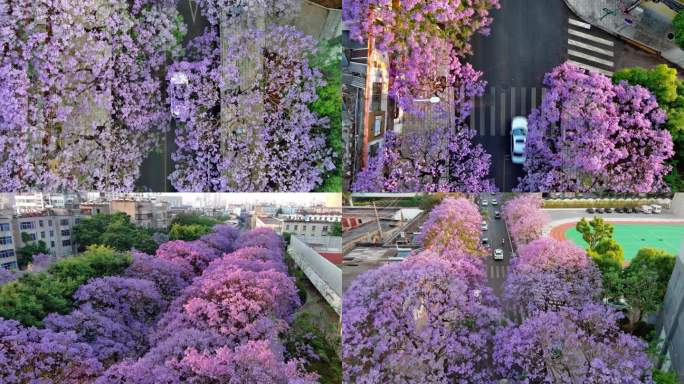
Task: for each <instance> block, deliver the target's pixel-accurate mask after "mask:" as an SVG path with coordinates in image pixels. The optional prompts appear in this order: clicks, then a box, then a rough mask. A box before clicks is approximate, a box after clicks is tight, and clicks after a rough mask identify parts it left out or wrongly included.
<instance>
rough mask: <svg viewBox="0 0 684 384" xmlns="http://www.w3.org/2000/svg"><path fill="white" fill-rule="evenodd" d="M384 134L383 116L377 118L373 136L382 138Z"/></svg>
mask: <svg viewBox="0 0 684 384" xmlns="http://www.w3.org/2000/svg"><path fill="white" fill-rule="evenodd" d="M381 133H382V116H375V123H374V124H373V136H380V134H381Z"/></svg>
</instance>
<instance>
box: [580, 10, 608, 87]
mask: <svg viewBox="0 0 684 384" xmlns="http://www.w3.org/2000/svg"><path fill="white" fill-rule="evenodd" d="M593 31H594V30H593V29H592V26H591V25H590V24H587V23H585V22H583V21H580V20H577V19H575V18H572V17H570V18H568V62H570V63H572V64H574V65H576V66H578V67H581V68H585V69H588V70H590V71H594V72H599V73H602V74H604V75H606V76H612V75H613V71H614V69H615V62H614V61H613V60H614V57H615V55H614V52H613V50H614V48H615V42H613V41H612V40H609V39H607V38H604V37H601V36H598V35H597V34H595V33H592V32H593Z"/></svg>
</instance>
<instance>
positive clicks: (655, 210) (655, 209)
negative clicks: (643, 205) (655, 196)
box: [651, 204, 663, 213]
mask: <svg viewBox="0 0 684 384" xmlns="http://www.w3.org/2000/svg"><path fill="white" fill-rule="evenodd" d="M651 208H652V209H653V213H662V212H663V207H661V206H660V205H658V204H653V205H651Z"/></svg>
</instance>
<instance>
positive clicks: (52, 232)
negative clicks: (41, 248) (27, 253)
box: [50, 229, 55, 237]
mask: <svg viewBox="0 0 684 384" xmlns="http://www.w3.org/2000/svg"><path fill="white" fill-rule="evenodd" d="M54 236H55V231H53V230H52V229H51V230H50V237H54Z"/></svg>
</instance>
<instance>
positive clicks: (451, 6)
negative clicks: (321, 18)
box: [342, 0, 499, 110]
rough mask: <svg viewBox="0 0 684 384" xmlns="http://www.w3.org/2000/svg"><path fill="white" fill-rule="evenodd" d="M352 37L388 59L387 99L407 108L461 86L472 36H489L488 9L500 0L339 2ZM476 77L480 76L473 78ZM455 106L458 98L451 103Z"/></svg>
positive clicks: (467, 71)
mask: <svg viewBox="0 0 684 384" xmlns="http://www.w3.org/2000/svg"><path fill="white" fill-rule="evenodd" d="M342 4H343V5H342V9H343V16H342V17H343V19H344V20H345V22H346V23H347V25H348V26H349V29H350V33H351V36H352V38H354V39H357V40H359V41H366V40H372V41H373V42H374V45H375V48H376V49H378V50H380V51H382V52H385V53H387V54H388V55H389V61H390V63H389V64H390V77H391V79H390V84H391V87H390V90H389V92H390V95H391V96H392V97H394V98H395V99H396V100H397V102H398V103H399V105H400V106H401V107H402V108H404V109H406V110H414V109H415V107H416V103H414V101H413V100H414V99H420V98H425V97H426V96H427V97H429V96H431V95H433V94H440V96H445V95H447V94H448V93H450V92H451V91H453V89H458V88H459V87H460V82H459V81H460V80H461V77H462V76H463V74H465V73H474V72H475V71H474V70H473V69H472V67H470V65H469V64H463V58H464V57H465V55H467V54H469V53H470V52H471V46H470V38H471V37H472V35H473V34H475V33H478V32H479V33H482V34H488V33H489V29H488V26H489V25H490V24H491V22H492V18H491V17H490V16H489V10H490V9H491V8H493V7H496V8H498V7H499V1H498V0H466V1H462V0H411V1H388V0H343V2H342ZM476 77H479V74H478V75H477V76H476ZM455 102H456V103H458V100H455Z"/></svg>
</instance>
